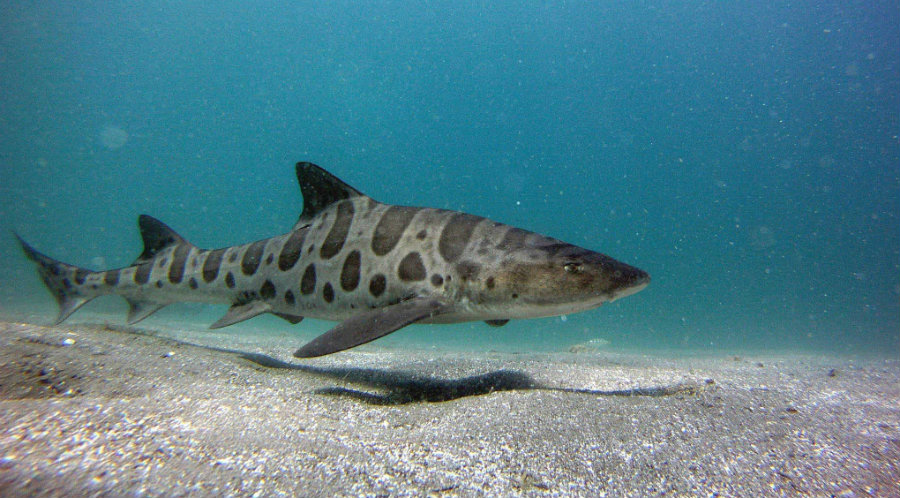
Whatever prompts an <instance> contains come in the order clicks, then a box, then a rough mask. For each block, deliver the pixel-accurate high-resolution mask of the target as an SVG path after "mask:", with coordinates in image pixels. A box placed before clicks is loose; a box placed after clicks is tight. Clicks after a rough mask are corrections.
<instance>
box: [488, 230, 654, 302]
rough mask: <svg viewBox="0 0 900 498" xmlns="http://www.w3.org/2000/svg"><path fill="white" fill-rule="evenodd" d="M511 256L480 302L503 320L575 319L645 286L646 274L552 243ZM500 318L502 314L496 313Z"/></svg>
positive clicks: (535, 245)
mask: <svg viewBox="0 0 900 498" xmlns="http://www.w3.org/2000/svg"><path fill="white" fill-rule="evenodd" d="M535 238H537V240H536V241H534V242H536V243H533V244H529V245H528V247H524V248H521V249H519V250H515V251H512V252H510V253H509V254H508V255H507V257H506V258H504V259H503V260H502V261H500V262H499V267H498V269H497V270H498V271H496V273H495V276H494V279H493V280H492V281H491V282H490V283H489V285H488V286H487V287H489V288H488V289H485V290H483V291H482V292H481V293H480V296H479V298H480V300H481V302H483V303H485V304H486V305H487V307H490V306H491V304H494V305H496V306H497V307H502V308H505V309H504V311H505V312H506V313H507V315H508V316H510V317H513V318H517V317H522V318H534V317H542V316H556V315H564V314H569V313H576V312H579V311H585V310H589V309H592V308H596V307H598V306H600V305H601V304H603V303H605V302H611V301H615V300H616V299H619V298H622V297H625V296H630V295H632V294H634V293H636V292H639V291H640V290H642V289H643V288H644V287H646V286H647V284H649V283H650V275H648V274H647V273H646V272H645V271H643V270H641V269H639V268H635V267H633V266H630V265H627V264H625V263H622V262H620V261H617V260H615V259H613V258H611V257H609V256H607V255H605V254H600V253H598V252H594V251H591V250H588V249H584V248H582V247H578V246H575V245H572V244H567V243H564V242H560V241H558V240H555V239H550V238H546V237H541V236H537V237H535ZM500 314H503V313H500Z"/></svg>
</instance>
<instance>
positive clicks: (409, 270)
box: [397, 252, 427, 282]
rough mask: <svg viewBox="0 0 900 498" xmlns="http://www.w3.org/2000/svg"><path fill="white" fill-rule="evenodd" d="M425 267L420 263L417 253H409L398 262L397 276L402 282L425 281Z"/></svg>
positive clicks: (420, 259) (419, 256) (420, 258)
mask: <svg viewBox="0 0 900 498" xmlns="http://www.w3.org/2000/svg"><path fill="white" fill-rule="evenodd" d="M426 274H427V273H426V271H425V265H424V264H423V263H422V256H421V255H419V253H417V252H411V253H409V254H407V255H406V256H404V257H403V259H402V260H400V264H399V265H397V276H398V277H400V280H403V281H404V282H418V281H419V280H425V276H426Z"/></svg>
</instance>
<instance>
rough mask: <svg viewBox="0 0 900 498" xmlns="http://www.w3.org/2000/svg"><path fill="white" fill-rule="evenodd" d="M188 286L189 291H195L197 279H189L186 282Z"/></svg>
mask: <svg viewBox="0 0 900 498" xmlns="http://www.w3.org/2000/svg"><path fill="white" fill-rule="evenodd" d="M188 286H189V287H190V288H191V289H196V288H197V279H196V278H194V277H191V279H190V280H188Z"/></svg>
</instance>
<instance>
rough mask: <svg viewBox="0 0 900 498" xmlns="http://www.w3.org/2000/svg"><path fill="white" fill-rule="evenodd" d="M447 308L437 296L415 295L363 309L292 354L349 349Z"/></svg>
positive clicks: (324, 352)
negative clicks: (397, 301) (435, 297)
mask: <svg viewBox="0 0 900 498" xmlns="http://www.w3.org/2000/svg"><path fill="white" fill-rule="evenodd" d="M448 310H449V306H448V305H447V304H446V303H444V302H443V301H440V300H438V299H433V298H415V299H410V300H408V301H403V302H400V303H398V304H395V305H392V306H387V307H385V308H376V309H373V310H369V311H364V312H362V313H360V314H358V315H356V316H353V317H350V318H348V319H346V320H344V321H343V322H341V323H339V324H338V325H337V326H336V327H334V328H333V329H331V330H329V331H328V332H325V333H324V334H322V335H320V336H319V337H316V338H315V339H313V340H312V341H310V342H308V343H307V344H306V345H305V346H303V347H302V348H300V349H298V350H297V351H296V352H295V353H294V356H296V357H297V358H313V357H316V356H323V355H326V354H331V353H336V352H338V351H343V350H345V349H350V348H352V347H355V346H359V345H360V344H365V343H367V342H371V341H374V340H375V339H378V338H379V337H384V336H386V335H388V334H390V333H391V332H394V331H396V330H399V329H401V328H403V327H405V326H407V325H410V324H413V323H415V322H418V321H420V320H424V319H426V318H431V317H433V316H436V315H440V314H442V313H446V312H447V311H448Z"/></svg>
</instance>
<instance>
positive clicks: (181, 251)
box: [169, 244, 191, 284]
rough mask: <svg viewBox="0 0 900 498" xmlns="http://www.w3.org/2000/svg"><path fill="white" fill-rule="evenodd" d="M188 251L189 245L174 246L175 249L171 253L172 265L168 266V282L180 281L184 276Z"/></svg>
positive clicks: (189, 250)
mask: <svg viewBox="0 0 900 498" xmlns="http://www.w3.org/2000/svg"><path fill="white" fill-rule="evenodd" d="M190 252H191V247H190V246H188V245H186V244H180V245H177V246H175V251H174V252H173V253H172V266H170V267H169V282H172V283H173V284H180V283H181V279H183V278H184V265H185V264H186V263H187V258H188V255H189V254H190Z"/></svg>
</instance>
